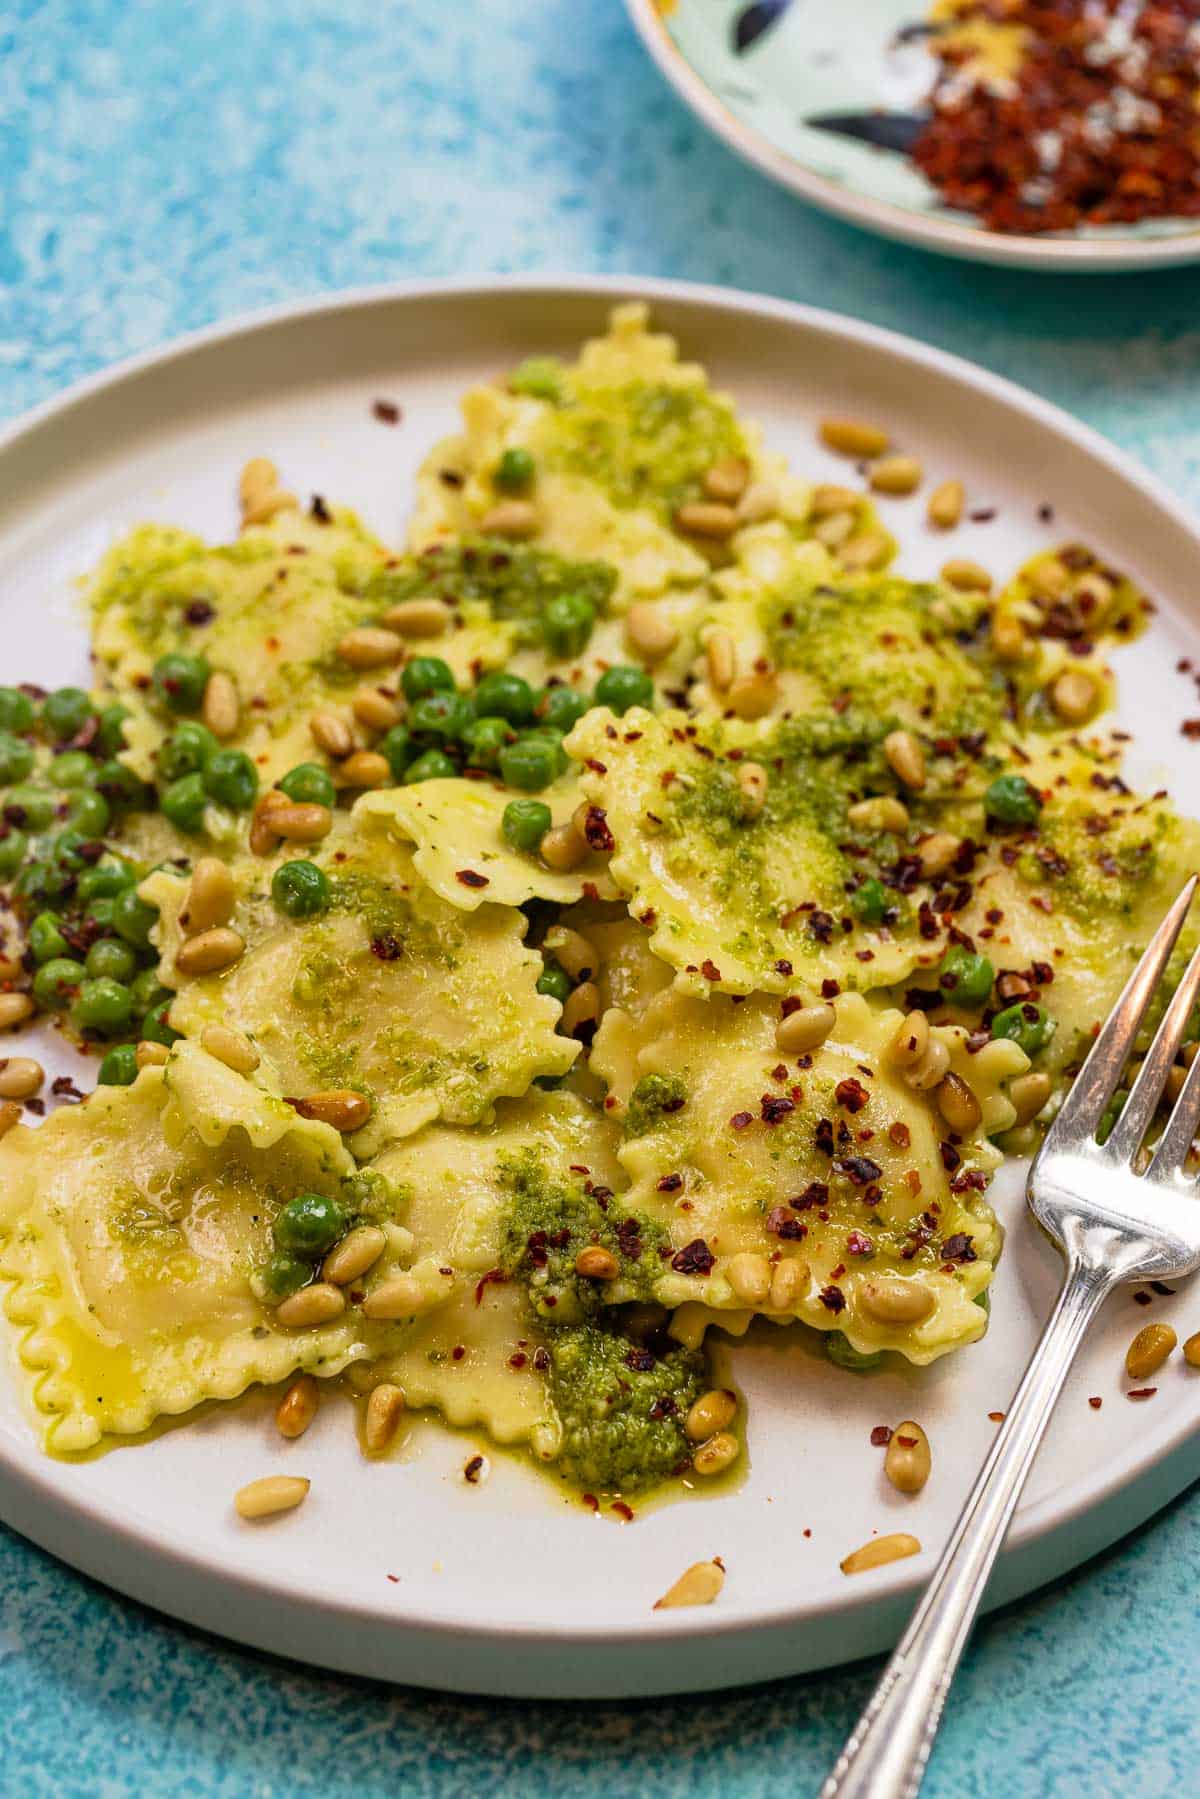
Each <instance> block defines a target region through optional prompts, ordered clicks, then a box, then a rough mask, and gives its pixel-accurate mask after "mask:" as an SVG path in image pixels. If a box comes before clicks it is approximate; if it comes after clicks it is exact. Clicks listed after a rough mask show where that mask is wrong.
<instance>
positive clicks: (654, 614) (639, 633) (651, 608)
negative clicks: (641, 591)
mask: <svg viewBox="0 0 1200 1799" xmlns="http://www.w3.org/2000/svg"><path fill="white" fill-rule="evenodd" d="M625 635H626V637H628V639H629V642H630V645H631V647H632V648H633V649H635V650H636V651H637V653H638V655H639V656H641V657H643V658H644V660H645V661H647V662H657V661H659V659H660V658H661V657H663V656H669V655H670V653H671V651H672V650H673V649H674V648H675V645H676V644H677V643H678V642H679V629H678V627H677V626H676V624H675V623H674V622H673V620H672V619H671V617H670V615H669V614H668V613H666V612H664V610H663V608H662V607H661V605H659V604H658V602H657V601H655V600H638V601H636V602H635V604H634V605H632V606H631V607H630V608H629V612H628V615H627V617H626V619H625Z"/></svg>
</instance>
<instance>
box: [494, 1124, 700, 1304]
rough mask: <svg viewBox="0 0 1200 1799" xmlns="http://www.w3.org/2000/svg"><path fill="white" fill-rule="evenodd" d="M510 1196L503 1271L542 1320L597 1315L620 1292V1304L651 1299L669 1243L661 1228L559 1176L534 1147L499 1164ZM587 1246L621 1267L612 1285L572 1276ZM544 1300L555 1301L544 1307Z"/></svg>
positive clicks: (579, 1179) (583, 1183) (582, 1182)
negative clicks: (517, 1284) (522, 1287)
mask: <svg viewBox="0 0 1200 1799" xmlns="http://www.w3.org/2000/svg"><path fill="white" fill-rule="evenodd" d="M497 1172H498V1174H499V1177H500V1185H501V1188H502V1190H503V1192H504V1195H505V1238H504V1249H503V1251H502V1253H501V1266H502V1267H503V1269H504V1271H505V1273H506V1274H508V1275H510V1276H512V1277H515V1278H517V1279H519V1280H521V1281H523V1282H524V1284H525V1287H526V1290H527V1292H528V1294H529V1300H530V1304H531V1305H532V1307H533V1309H534V1311H535V1312H536V1313H537V1314H538V1317H539V1318H540V1319H542V1321H543V1322H545V1323H549V1324H552V1325H561V1324H565V1323H569V1322H575V1321H577V1320H579V1319H581V1318H583V1317H588V1316H593V1315H595V1314H597V1313H599V1312H600V1311H601V1310H602V1309H603V1308H604V1307H605V1306H606V1305H607V1304H608V1303H609V1299H610V1295H611V1293H612V1292H613V1291H614V1290H615V1291H617V1292H619V1293H620V1295H621V1297H622V1299H623V1300H630V1299H649V1298H650V1297H651V1296H652V1292H653V1283H654V1280H655V1277H656V1276H657V1274H658V1272H659V1270H660V1268H661V1265H662V1262H661V1258H660V1256H659V1254H658V1250H659V1248H660V1246H662V1245H665V1243H666V1237H665V1236H664V1234H663V1232H662V1230H661V1229H660V1228H659V1226H658V1225H657V1224H655V1223H654V1221H653V1220H652V1219H650V1218H646V1217H643V1216H642V1215H641V1214H639V1213H633V1212H629V1211H627V1210H626V1209H625V1208H624V1207H623V1206H621V1205H620V1204H619V1203H618V1201H617V1200H616V1199H615V1198H614V1197H612V1196H611V1195H610V1194H609V1193H608V1191H607V1189H605V1188H603V1187H601V1188H597V1189H595V1190H593V1191H592V1192H589V1191H588V1187H589V1186H590V1184H591V1183H590V1182H588V1181H587V1180H586V1178H585V1177H584V1176H583V1175H575V1174H569V1175H567V1176H565V1177H561V1178H560V1177H556V1176H555V1175H552V1174H550V1173H548V1172H547V1169H546V1167H545V1164H544V1162H543V1161H542V1160H541V1158H540V1157H539V1156H538V1154H537V1152H536V1151H535V1150H532V1149H528V1150H522V1151H521V1152H520V1154H518V1155H513V1156H501V1157H500V1158H499V1160H498V1162H497ZM589 1244H599V1245H600V1246H601V1247H602V1248H604V1249H607V1250H609V1251H611V1253H612V1254H613V1255H614V1256H615V1257H616V1259H617V1263H618V1266H619V1269H620V1272H619V1274H618V1275H617V1277H616V1280H615V1281H611V1282H599V1281H595V1280H587V1279H584V1278H582V1277H581V1276H580V1275H578V1274H576V1272H575V1258H576V1256H577V1255H578V1254H579V1252H580V1250H581V1249H586V1248H587V1247H588V1245H589ZM547 1298H549V1299H550V1301H551V1303H550V1304H549V1305H547V1303H546V1301H547Z"/></svg>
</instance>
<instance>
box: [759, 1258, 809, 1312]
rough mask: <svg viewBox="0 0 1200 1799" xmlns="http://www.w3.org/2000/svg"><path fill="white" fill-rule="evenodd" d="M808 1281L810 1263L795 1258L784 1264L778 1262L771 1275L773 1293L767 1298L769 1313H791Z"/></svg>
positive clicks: (785, 1261) (787, 1260) (784, 1261)
mask: <svg viewBox="0 0 1200 1799" xmlns="http://www.w3.org/2000/svg"><path fill="white" fill-rule="evenodd" d="M807 1279H808V1263H807V1262H801V1261H800V1260H799V1259H798V1258H797V1257H795V1256H788V1257H785V1259H784V1260H783V1261H782V1262H776V1264H775V1267H774V1269H773V1270H772V1273H771V1291H770V1293H769V1294H768V1296H767V1310H768V1311H769V1312H787V1311H790V1309H791V1308H792V1306H793V1305H795V1303H796V1296H797V1294H798V1293H799V1291H800V1288H801V1287H802V1286H803V1284H804V1282H805V1281H806V1280H807Z"/></svg>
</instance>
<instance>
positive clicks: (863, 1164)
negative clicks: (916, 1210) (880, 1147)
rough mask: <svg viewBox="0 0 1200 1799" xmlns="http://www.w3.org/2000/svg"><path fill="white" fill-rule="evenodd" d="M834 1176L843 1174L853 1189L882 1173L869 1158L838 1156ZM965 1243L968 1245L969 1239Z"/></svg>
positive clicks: (862, 1185)
mask: <svg viewBox="0 0 1200 1799" xmlns="http://www.w3.org/2000/svg"><path fill="white" fill-rule="evenodd" d="M833 1171H834V1173H835V1174H843V1175H845V1177H846V1179H847V1180H848V1181H850V1182H851V1183H852V1185H853V1186H855V1187H865V1186H866V1185H867V1183H868V1182H869V1181H877V1180H878V1179H879V1177H880V1175H881V1174H882V1173H883V1169H882V1168H881V1167H880V1166H879V1163H878V1162H872V1160H871V1158H870V1156H839V1157H838V1158H837V1160H836V1161H835V1162H834V1164H833ZM966 1241H967V1242H968V1243H969V1242H970V1238H967V1239H966Z"/></svg>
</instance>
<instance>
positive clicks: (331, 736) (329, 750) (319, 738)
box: [308, 712, 354, 761]
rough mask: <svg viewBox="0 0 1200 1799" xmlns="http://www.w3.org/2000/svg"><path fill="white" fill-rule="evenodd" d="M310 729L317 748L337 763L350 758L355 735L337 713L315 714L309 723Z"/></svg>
mask: <svg viewBox="0 0 1200 1799" xmlns="http://www.w3.org/2000/svg"><path fill="white" fill-rule="evenodd" d="M308 729H309V733H310V735H311V737H312V740H313V742H314V743H315V744H316V746H317V748H318V749H319V750H324V751H325V754H326V755H327V756H332V757H333V758H334V760H335V761H338V760H340V758H341V757H342V756H348V755H349V754H350V752H351V750H352V749H353V748H354V733H353V731H352V730H351V729H350V727H349V725H348V724H347V723H346V721H345V719H344V718H339V716H338V714H337V713H336V712H314V713H313V715H312V717H311V718H310V719H309V721H308Z"/></svg>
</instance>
